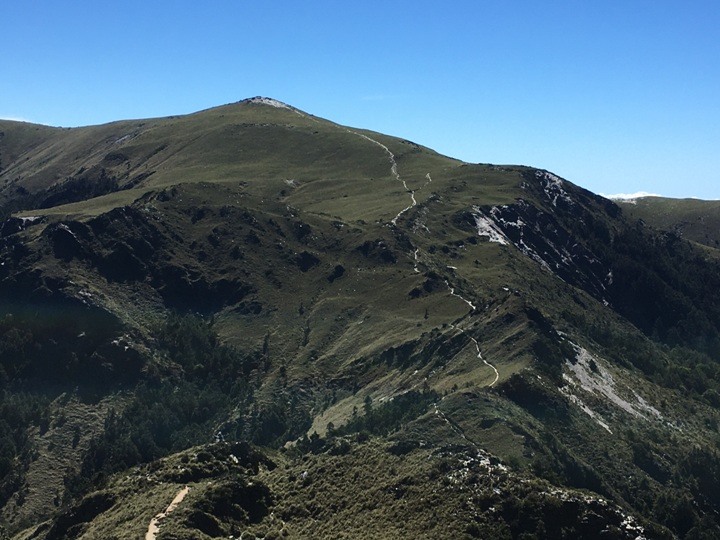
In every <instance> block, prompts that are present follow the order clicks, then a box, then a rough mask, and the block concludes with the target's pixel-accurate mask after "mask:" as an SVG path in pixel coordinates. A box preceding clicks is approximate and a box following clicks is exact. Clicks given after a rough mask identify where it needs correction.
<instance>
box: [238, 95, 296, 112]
mask: <svg viewBox="0 0 720 540" xmlns="http://www.w3.org/2000/svg"><path fill="white" fill-rule="evenodd" d="M241 103H257V104H260V105H269V106H270V107H276V108H278V109H292V108H293V107H291V106H290V105H288V104H287V103H283V102H282V101H278V100H277V99H273V98H269V97H264V96H255V97H251V98H248V99H244V100H242V101H241Z"/></svg>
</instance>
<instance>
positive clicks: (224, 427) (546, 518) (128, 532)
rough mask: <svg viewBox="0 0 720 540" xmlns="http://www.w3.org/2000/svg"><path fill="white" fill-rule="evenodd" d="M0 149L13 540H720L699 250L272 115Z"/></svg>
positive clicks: (716, 320) (714, 322)
mask: <svg viewBox="0 0 720 540" xmlns="http://www.w3.org/2000/svg"><path fill="white" fill-rule="evenodd" d="M0 131H2V133H3V135H2V137H0V159H2V161H1V167H2V169H0V184H1V185H2V186H3V188H2V191H1V192H0V198H1V200H2V203H1V204H2V209H3V214H4V215H5V216H6V219H5V221H4V222H3V224H2V227H1V228H0V258H1V259H2V260H1V261H0V311H1V313H0V316H2V319H0V340H1V341H0V383H1V384H2V385H3V394H2V396H3V398H2V399H3V401H2V403H1V404H0V437H2V441H3V445H2V448H1V451H2V455H0V476H2V481H1V484H0V488H1V489H0V504H1V505H2V510H1V514H0V516H1V518H0V519H1V520H2V523H3V526H4V528H5V529H4V530H5V531H6V534H7V535H8V536H9V537H11V538H18V539H19V538H46V539H50V538H58V539H59V538H79V537H82V538H113V537H115V538H125V537H127V538H137V537H138V535H142V534H143V533H144V531H147V530H148V528H149V527H150V521H151V519H152V518H153V516H156V515H159V514H160V513H161V512H163V510H165V508H167V506H168V505H169V504H170V502H171V501H172V500H173V497H175V495H178V497H180V499H181V500H178V501H177V504H176V505H175V506H174V507H173V510H172V512H169V511H168V512H165V513H164V515H163V516H159V517H158V518H157V521H156V522H155V524H156V525H157V527H158V529H159V532H158V533H157V537H158V538H208V537H210V538H212V537H221V536H225V537H227V536H229V535H234V536H236V537H237V536H238V535H241V534H243V532H244V531H246V532H248V533H252V534H255V535H256V536H261V537H266V538H268V537H272V535H275V536H276V537H277V536H282V535H291V536H296V537H318V536H327V537H336V536H338V535H339V534H340V533H341V532H344V533H346V535H347V536H348V537H365V536H367V534H375V535H376V536H380V537H388V538H402V537H408V536H413V537H436V536H443V537H445V536H452V537H459V538H462V537H468V538H469V537H489V536H493V537H498V538H500V537H507V538H517V537H520V536H521V535H522V534H530V535H535V536H536V537H548V538H558V537H565V538H576V537H578V535H582V536H583V537H595V536H597V537H603V538H605V537H611V538H636V537H638V536H643V535H644V536H645V537H647V538H670V537H672V535H676V536H680V537H688V538H701V537H702V535H703V534H707V535H709V536H708V537H713V536H715V535H717V534H720V521H718V520H717V518H716V515H717V512H718V510H720V492H719V491H718V488H717V486H718V485H720V483H719V482H720V462H718V455H719V454H718V443H719V440H718V437H717V425H718V420H719V417H718V410H717V407H718V406H720V382H718V381H720V377H718V375H720V366H719V365H718V360H719V359H720V265H719V264H718V260H717V258H714V257H711V256H709V255H708V253H707V252H706V251H703V250H701V249H699V248H698V247H697V246H696V245H694V244H692V243H690V242H688V241H686V240H684V239H682V238H679V237H677V236H676V235H668V234H664V233H660V232H657V231H656V230H654V229H651V228H649V227H646V226H644V225H643V224H642V223H638V222H637V220H636V219H632V218H630V219H628V218H627V217H625V214H626V212H624V211H623V210H621V209H620V207H618V206H617V205H616V204H614V203H612V202H610V201H608V200H606V199H604V198H602V197H598V196H596V195H594V194H592V193H590V192H588V191H586V190H583V189H581V188H579V187H577V186H575V185H573V184H571V183H570V182H567V181H566V180H564V179H561V178H558V177H557V176H555V175H553V174H552V173H550V172H548V171H544V170H539V169H534V168H530V167H516V166H494V165H485V164H467V163H462V162H460V161H457V160H453V159H451V158H448V157H445V156H441V155H439V154H437V153H435V152H433V151H431V150H429V149H427V148H424V147H422V146H420V145H418V144H415V143H413V142H410V141H406V140H401V139H397V138H394V137H389V136H386V135H381V134H378V133H373V132H370V131H365V130H359V129H355V128H348V127H344V126H340V125H337V124H334V123H332V122H329V121H326V120H323V119H320V118H316V117H314V116H312V115H310V114H307V113H305V112H302V111H299V110H297V109H294V108H293V107H291V106H288V105H285V104H282V103H279V102H277V101H274V100H271V99H268V98H253V99H250V100H245V101H242V102H239V103H236V104H232V105H226V106H223V107H218V108H214V109H210V110H207V111H202V112H199V113H196V114H192V115H187V116H182V117H171V118H165V119H153V120H142V121H124V122H117V123H113V124H108V125H104V126H94V127H88V128H74V129H70V130H66V129H56V128H46V127H43V126H32V125H28V124H23V123H14V122H5V121H4V122H2V125H1V126H0ZM248 443H249V444H248ZM250 445H255V446H250ZM209 482H211V483H209ZM185 486H189V487H190V490H189V491H185V490H184V487H185ZM213 486H214V487H213ZM181 493H184V494H186V497H185V495H182V497H181V496H180V494H181ZM183 497H185V498H183ZM439 500H442V501H443V503H444V504H445V506H444V507H443V508H442V509H440V508H439V507H438V506H439V505H438V504H437V501H439ZM398 516H402V517H403V519H402V520H398ZM283 531H284V532H283ZM151 532H152V531H151Z"/></svg>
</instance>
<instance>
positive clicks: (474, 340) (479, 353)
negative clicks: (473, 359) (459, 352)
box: [460, 328, 500, 387]
mask: <svg viewBox="0 0 720 540" xmlns="http://www.w3.org/2000/svg"><path fill="white" fill-rule="evenodd" d="M460 331H461V332H463V333H465V331H464V330H463V329H462V328H461V329H460ZM468 337H469V338H470V339H472V342H473V343H474V344H475V349H477V357H478V358H479V359H480V360H482V361H483V364H485V365H486V366H487V367H489V368H490V369H492V370H493V371H494V372H495V379H493V382H491V383H490V387H493V386H494V385H495V383H496V382H498V379H499V378H500V373H498V370H497V369H496V368H495V366H493V365H492V364H491V363H490V362H488V361H487V360H485V359H484V358H483V355H482V352H480V344H479V343H478V341H477V339H475V338H474V337H472V336H471V335H469V334H468Z"/></svg>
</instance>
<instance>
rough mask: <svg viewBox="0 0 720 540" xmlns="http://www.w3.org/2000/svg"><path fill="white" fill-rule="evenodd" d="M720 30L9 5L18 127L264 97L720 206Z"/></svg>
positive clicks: (528, 12) (690, 6) (593, 11)
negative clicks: (709, 200)
mask: <svg viewBox="0 0 720 540" xmlns="http://www.w3.org/2000/svg"><path fill="white" fill-rule="evenodd" d="M719 29H720V2H719V1H717V0H693V1H690V2H681V1H679V0H678V1H675V2H671V1H665V0H651V1H650V0H649V1H634V0H623V1H620V0H603V1H589V0H588V1H583V0H575V1H552V0H548V1H539V0H533V1H529V0H528V1H522V0H493V1H483V0H474V1H473V0H467V1H451V0H450V1H446V2H438V1H425V0H413V1H405V0H402V1H393V0H386V1H374V0H364V1H356V2H348V1H339V0H338V1H328V0H308V1H304V0H296V1H290V0H288V1H269V0H264V1H261V0H253V1H252V2H250V1H241V0H236V1H229V0H227V1H215V0H206V1H202V2H198V1H194V2H186V1H173V2H170V1H123V2H112V3H110V2H97V1H92V2H90V1H73V0H67V1H62V2H58V1H47V0H42V1H41V0H27V1H25V0H15V1H12V0H7V1H4V2H2V4H1V5H0V46H1V48H2V51H3V53H2V59H1V60H0V117H5V118H20V119H27V120H30V121H33V122H39V123H44V124H50V125H63V126H77V125H86V124H95V123H102V122H108V121H111V120H116V119H124V118H143V117H151V116H166V115H171V114H182V113H189V112H194V111H196V110H199V109H204V108H208V107H211V106H215V105H220V104H224V103H229V102H234V101H238V100H240V99H243V98H246V97H251V96H255V95H264V96H270V97H274V98H276V99H279V100H281V101H285V102H287V103H290V104H291V105H294V106H296V107H298V108H300V109H303V110H306V111H308V112H310V113H312V114H316V115H318V116H322V117H325V118H328V119H331V120H334V121H336V122H340V123H343V124H348V125H351V126H356V127H364V128H368V129H373V130H377V131H381V132H384V133H388V134H391V135H397V136H402V137H406V138H408V139H411V140H413V141H415V142H418V143H421V144H424V145H426V146H429V147H431V148H434V149H435V150H438V151H439V152H442V153H444V154H447V155H450V156H453V157H457V158H460V159H463V160H466V161H470V162H492V163H519V164H525V165H533V166H537V167H541V168H546V169H549V170H552V171H553V172H555V173H557V174H559V175H561V176H563V177H565V178H567V179H568V180H571V181H573V182H575V183H577V184H580V185H582V186H584V187H587V188H588V189H591V190H593V191H595V192H601V193H607V194H613V193H618V192H635V191H640V190H642V191H648V192H654V193H660V194H663V195H667V196H675V197H682V196H696V197H702V198H714V199H720V34H719V32H720V30H719Z"/></svg>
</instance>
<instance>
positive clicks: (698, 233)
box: [621, 197, 720, 249]
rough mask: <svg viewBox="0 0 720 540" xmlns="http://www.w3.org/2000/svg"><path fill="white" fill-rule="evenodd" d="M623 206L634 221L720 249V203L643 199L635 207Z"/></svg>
mask: <svg viewBox="0 0 720 540" xmlns="http://www.w3.org/2000/svg"><path fill="white" fill-rule="evenodd" d="M621 204H622V207H623V211H624V212H625V213H626V214H627V215H628V216H629V217H631V218H633V219H642V220H644V221H645V222H646V223H647V224H648V225H651V226H652V227H655V228H658V229H662V230H666V231H673V232H676V233H678V234H679V235H680V236H682V237H683V238H687V239H688V240H692V241H693V242H697V243H699V244H704V245H706V246H709V247H712V248H715V249H717V248H719V247H720V233H718V231H720V217H719V216H720V201H702V200H699V199H667V198H663V197H641V198H639V199H637V200H636V202H635V204H630V203H622V202H621Z"/></svg>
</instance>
